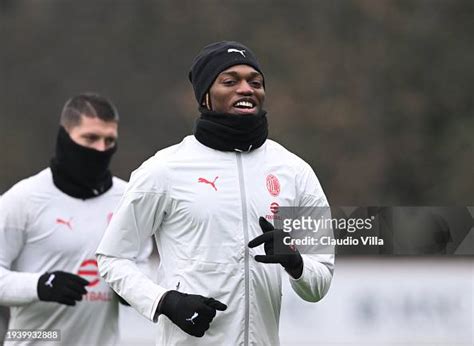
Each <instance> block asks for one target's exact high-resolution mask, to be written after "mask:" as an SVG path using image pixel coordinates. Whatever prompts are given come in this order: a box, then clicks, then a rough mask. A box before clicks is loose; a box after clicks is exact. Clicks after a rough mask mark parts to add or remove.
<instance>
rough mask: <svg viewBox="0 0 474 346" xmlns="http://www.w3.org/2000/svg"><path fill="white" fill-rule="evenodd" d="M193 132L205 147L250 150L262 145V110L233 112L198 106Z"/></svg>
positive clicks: (264, 124)
mask: <svg viewBox="0 0 474 346" xmlns="http://www.w3.org/2000/svg"><path fill="white" fill-rule="evenodd" d="M199 110H200V111H201V116H200V117H199V118H198V119H197V120H196V124H195V127H194V136H195V137H196V139H197V140H198V141H199V142H200V143H202V144H204V145H205V146H207V147H210V148H212V149H216V150H220V151H239V152H242V151H251V150H255V149H257V148H259V147H261V146H262V144H263V143H265V140H266V139H267V136H268V122H267V117H266V112H265V111H263V110H262V111H260V113H259V114H257V115H236V114H227V113H219V112H213V111H208V110H207V109H205V108H202V107H201V108H200V109H199Z"/></svg>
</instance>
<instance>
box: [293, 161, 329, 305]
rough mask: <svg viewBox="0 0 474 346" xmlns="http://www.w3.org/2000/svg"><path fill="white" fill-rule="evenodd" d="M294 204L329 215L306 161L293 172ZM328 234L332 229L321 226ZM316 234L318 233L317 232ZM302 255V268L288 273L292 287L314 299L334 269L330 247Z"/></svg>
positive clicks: (325, 288) (321, 293)
mask: <svg viewBox="0 0 474 346" xmlns="http://www.w3.org/2000/svg"><path fill="white" fill-rule="evenodd" d="M296 183H297V192H298V199H297V206H298V207H304V209H306V210H312V211H311V212H310V213H311V214H312V215H313V217H314V216H315V215H318V216H320V217H323V218H327V217H330V215H331V214H330V209H329V204H328V202H327V199H326V196H325V195H324V192H323V190H322V188H321V185H320V183H319V181H318V178H317V177H316V175H315V174H314V172H313V170H312V169H311V167H310V166H309V165H308V164H306V163H305V164H304V167H303V169H301V170H300V172H299V174H298V175H297V181H296ZM324 232H325V233H328V234H327V235H329V236H331V237H332V229H325V230H324ZM318 237H319V238H320V236H318ZM306 250H307V251H305V253H303V254H302V255H301V256H302V257H303V272H302V274H301V276H300V277H299V278H297V279H294V278H293V277H291V276H289V277H290V284H291V287H292V288H293V290H294V291H295V292H296V293H297V294H298V295H299V296H300V297H301V298H302V299H304V300H306V301H309V302H317V301H319V300H321V299H322V298H323V297H324V296H325V295H326V293H327V292H328V290H329V287H330V285H331V281H332V276H333V272H334V247H333V246H320V245H319V246H315V247H313V248H310V250H309V251H308V248H307V249H306Z"/></svg>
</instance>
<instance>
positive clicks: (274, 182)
mask: <svg viewBox="0 0 474 346" xmlns="http://www.w3.org/2000/svg"><path fill="white" fill-rule="evenodd" d="M267 190H268V192H270V195H272V196H273V197H276V196H278V195H279V194H280V182H279V181H278V178H277V177H275V176H274V175H273V174H269V175H267Z"/></svg>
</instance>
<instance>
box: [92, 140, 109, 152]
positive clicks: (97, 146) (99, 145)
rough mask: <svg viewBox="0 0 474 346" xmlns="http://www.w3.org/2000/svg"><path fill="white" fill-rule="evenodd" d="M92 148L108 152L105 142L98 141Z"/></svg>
mask: <svg viewBox="0 0 474 346" xmlns="http://www.w3.org/2000/svg"><path fill="white" fill-rule="evenodd" d="M92 148H93V149H95V150H97V151H106V150H107V143H105V139H104V140H100V141H96V142H95V143H94V144H93V145H92Z"/></svg>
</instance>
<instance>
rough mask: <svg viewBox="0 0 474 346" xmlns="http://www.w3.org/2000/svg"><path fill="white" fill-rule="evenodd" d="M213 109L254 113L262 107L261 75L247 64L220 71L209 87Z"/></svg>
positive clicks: (247, 113)
mask: <svg viewBox="0 0 474 346" xmlns="http://www.w3.org/2000/svg"><path fill="white" fill-rule="evenodd" d="M209 95H210V101H211V102H210V106H211V109H212V110H213V111H216V112H222V113H230V114H236V115H256V114H258V113H259V112H260V111H261V109H262V108H263V102H264V101H265V89H264V88H263V76H262V75H261V74H260V73H259V72H258V71H256V70H255V69H254V68H253V67H251V66H248V65H235V66H232V67H230V68H228V69H227V70H225V71H222V72H221V73H220V74H219V75H218V76H217V78H216V80H215V81H214V83H213V84H212V86H211V88H210V89H209Z"/></svg>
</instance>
